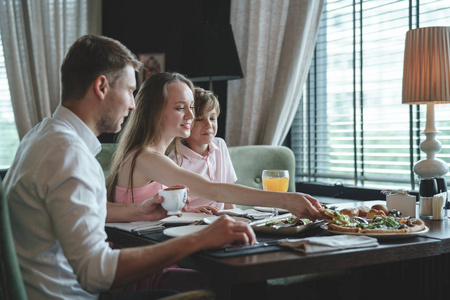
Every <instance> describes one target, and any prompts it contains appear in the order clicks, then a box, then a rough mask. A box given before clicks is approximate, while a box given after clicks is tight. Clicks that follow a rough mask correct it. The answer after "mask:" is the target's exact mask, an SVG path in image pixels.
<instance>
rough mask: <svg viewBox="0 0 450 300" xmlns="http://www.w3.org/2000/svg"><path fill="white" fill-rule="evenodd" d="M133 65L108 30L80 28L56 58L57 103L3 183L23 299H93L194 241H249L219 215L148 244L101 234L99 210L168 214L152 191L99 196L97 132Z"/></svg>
mask: <svg viewBox="0 0 450 300" xmlns="http://www.w3.org/2000/svg"><path fill="white" fill-rule="evenodd" d="M139 67H140V63H139V62H138V61H137V60H136V59H135V57H134V55H132V54H131V52H130V51H129V50H128V49H127V48H126V47H125V46H123V45H122V44H120V43H119V42H117V41H115V40H112V39H109V38H106V37H99V36H83V37H81V38H79V39H78V40H77V41H76V42H75V43H74V44H73V45H72V47H71V48H70V49H69V51H68V53H67V55H66V57H65V59H64V62H63V64H62V66H61V82H62V95H61V105H60V106H59V107H58V108H57V110H56V111H55V113H54V115H53V116H52V118H46V119H44V120H43V121H42V122H41V123H39V124H38V125H36V126H35V127H34V128H33V129H32V130H30V132H28V133H27V135H26V136H25V137H24V138H23V139H22V141H21V144H20V146H19V149H18V151H17V154H16V157H15V159H14V162H13V164H12V166H11V168H10V170H9V172H8V173H7V175H6V178H5V183H4V184H5V191H6V196H7V199H8V205H9V212H10V215H11V222H12V228H13V235H14V241H15V246H16V251H17V255H18V259H19V263H20V267H21V272H22V276H23V280H24V282H25V287H26V290H27V294H28V298H29V299H33V300H34V299H98V298H99V295H100V294H101V293H102V292H104V291H108V290H110V289H111V288H114V287H118V286H122V285H124V284H128V283H131V282H134V281H137V280H139V279H141V278H144V277H147V276H149V275H150V274H152V273H153V272H155V271H157V270H160V269H162V268H164V267H167V266H170V265H172V264H174V263H175V262H177V261H179V260H180V259H183V258H184V257H186V256H188V255H190V254H192V253H194V252H196V251H199V250H203V249H209V248H215V247H220V246H222V245H224V244H228V243H233V242H238V243H250V244H253V243H255V241H256V238H255V235H254V233H253V231H252V230H251V228H250V227H249V226H248V225H246V224H244V223H240V222H235V221H233V220H232V219H230V218H228V217H223V218H221V219H219V220H218V221H217V222H214V224H212V225H211V226H208V227H207V228H206V229H205V230H202V231H201V232H198V233H196V234H192V235H189V236H185V237H180V238H174V239H171V240H169V241H167V242H164V243H160V244H158V245H155V246H148V247H139V248H128V249H121V250H117V249H115V250H113V249H111V248H110V247H109V245H108V243H107V242H105V240H106V238H107V235H106V233H105V230H104V226H105V220H107V221H108V222H120V221H128V222H129V221H136V220H155V219H160V218H162V217H164V216H166V212H165V211H164V209H162V207H161V205H160V203H161V202H162V201H163V199H162V198H160V197H158V196H155V197H154V198H151V199H149V200H147V201H145V202H143V203H142V204H135V205H126V204H113V203H107V201H106V188H105V181H104V177H103V172H102V168H101V166H100V164H99V163H98V162H97V160H96V159H95V155H96V154H98V153H99V151H100V149H101V145H100V143H99V141H98V139H97V136H98V135H100V134H101V133H103V132H118V131H119V130H120V128H121V124H122V123H123V121H124V119H125V117H126V116H127V115H128V113H129V112H130V111H132V110H133V109H134V105H135V103H134V96H133V92H134V90H135V89H136V80H135V71H137V70H138V69H139ZM102 295H103V294H102ZM116 296H117V295H115V296H114V297H116ZM118 296H120V295H118ZM122 296H124V295H122ZM140 296H141V295H138V293H135V294H134V295H131V296H130V295H126V296H125V297H126V298H127V299H140V298H139V297H140ZM160 296H161V295H160V294H155V293H153V294H152V295H146V296H144V299H151V298H150V297H156V298H158V297H160ZM114 299H121V298H114Z"/></svg>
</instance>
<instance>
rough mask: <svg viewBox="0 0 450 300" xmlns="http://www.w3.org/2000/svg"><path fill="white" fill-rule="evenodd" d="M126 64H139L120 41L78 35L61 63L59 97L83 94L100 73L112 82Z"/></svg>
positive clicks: (74, 97) (78, 97)
mask: <svg viewBox="0 0 450 300" xmlns="http://www.w3.org/2000/svg"><path fill="white" fill-rule="evenodd" d="M128 65H130V66H132V67H133V68H134V69H135V70H136V71H138V70H139V68H140V67H141V65H142V64H141V62H139V61H138V60H137V59H136V56H135V55H134V54H133V53H131V51H130V50H129V49H128V48H127V47H125V46H124V45H123V44H121V43H120V42H118V41H116V40H113V39H111V38H108V37H104V36H95V35H85V36H82V37H80V38H78V39H77V40H76V41H75V42H74V43H73V45H72V46H71V47H70V49H69V51H68V52H67V54H66V57H65V58H64V61H63V63H62V65H61V86H62V93H61V99H62V101H67V100H78V99H80V98H82V97H83V96H84V95H85V94H86V92H87V89H88V87H89V86H90V84H91V83H92V81H93V80H94V79H95V78H97V77H98V76H100V75H105V76H106V78H108V80H109V82H110V83H111V84H112V85H114V84H115V82H116V80H117V79H118V78H119V77H120V76H121V75H122V73H123V71H124V69H125V67H126V66H128Z"/></svg>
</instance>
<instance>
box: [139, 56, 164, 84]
mask: <svg viewBox="0 0 450 300" xmlns="http://www.w3.org/2000/svg"><path fill="white" fill-rule="evenodd" d="M137 57H138V59H139V61H140V62H142V64H143V68H142V69H141V72H140V74H139V81H140V83H142V82H144V80H145V79H147V78H149V77H150V76H152V75H154V74H157V73H161V72H165V63H166V61H165V60H166V55H165V53H140V54H138V55H137Z"/></svg>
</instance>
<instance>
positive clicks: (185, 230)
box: [163, 225, 208, 237]
mask: <svg viewBox="0 0 450 300" xmlns="http://www.w3.org/2000/svg"><path fill="white" fill-rule="evenodd" d="M206 226H208V225H190V226H189V225H188V226H179V227H172V228H167V229H164V231H163V233H164V234H165V235H168V236H172V237H177V236H185V235H188V234H191V233H194V232H197V231H200V230H202V229H204V228H205V227H206Z"/></svg>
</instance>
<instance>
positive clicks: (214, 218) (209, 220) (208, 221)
mask: <svg viewBox="0 0 450 300" xmlns="http://www.w3.org/2000/svg"><path fill="white" fill-rule="evenodd" d="M229 217H230V218H233V219H235V220H236V221H241V222H244V223H250V222H251V220H250V219H247V218H241V217H233V216H229ZM218 218H220V217H219V216H211V217H207V218H204V219H203V222H205V223H206V224H211V223H212V222H214V221H215V220H217V219H218Z"/></svg>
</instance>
